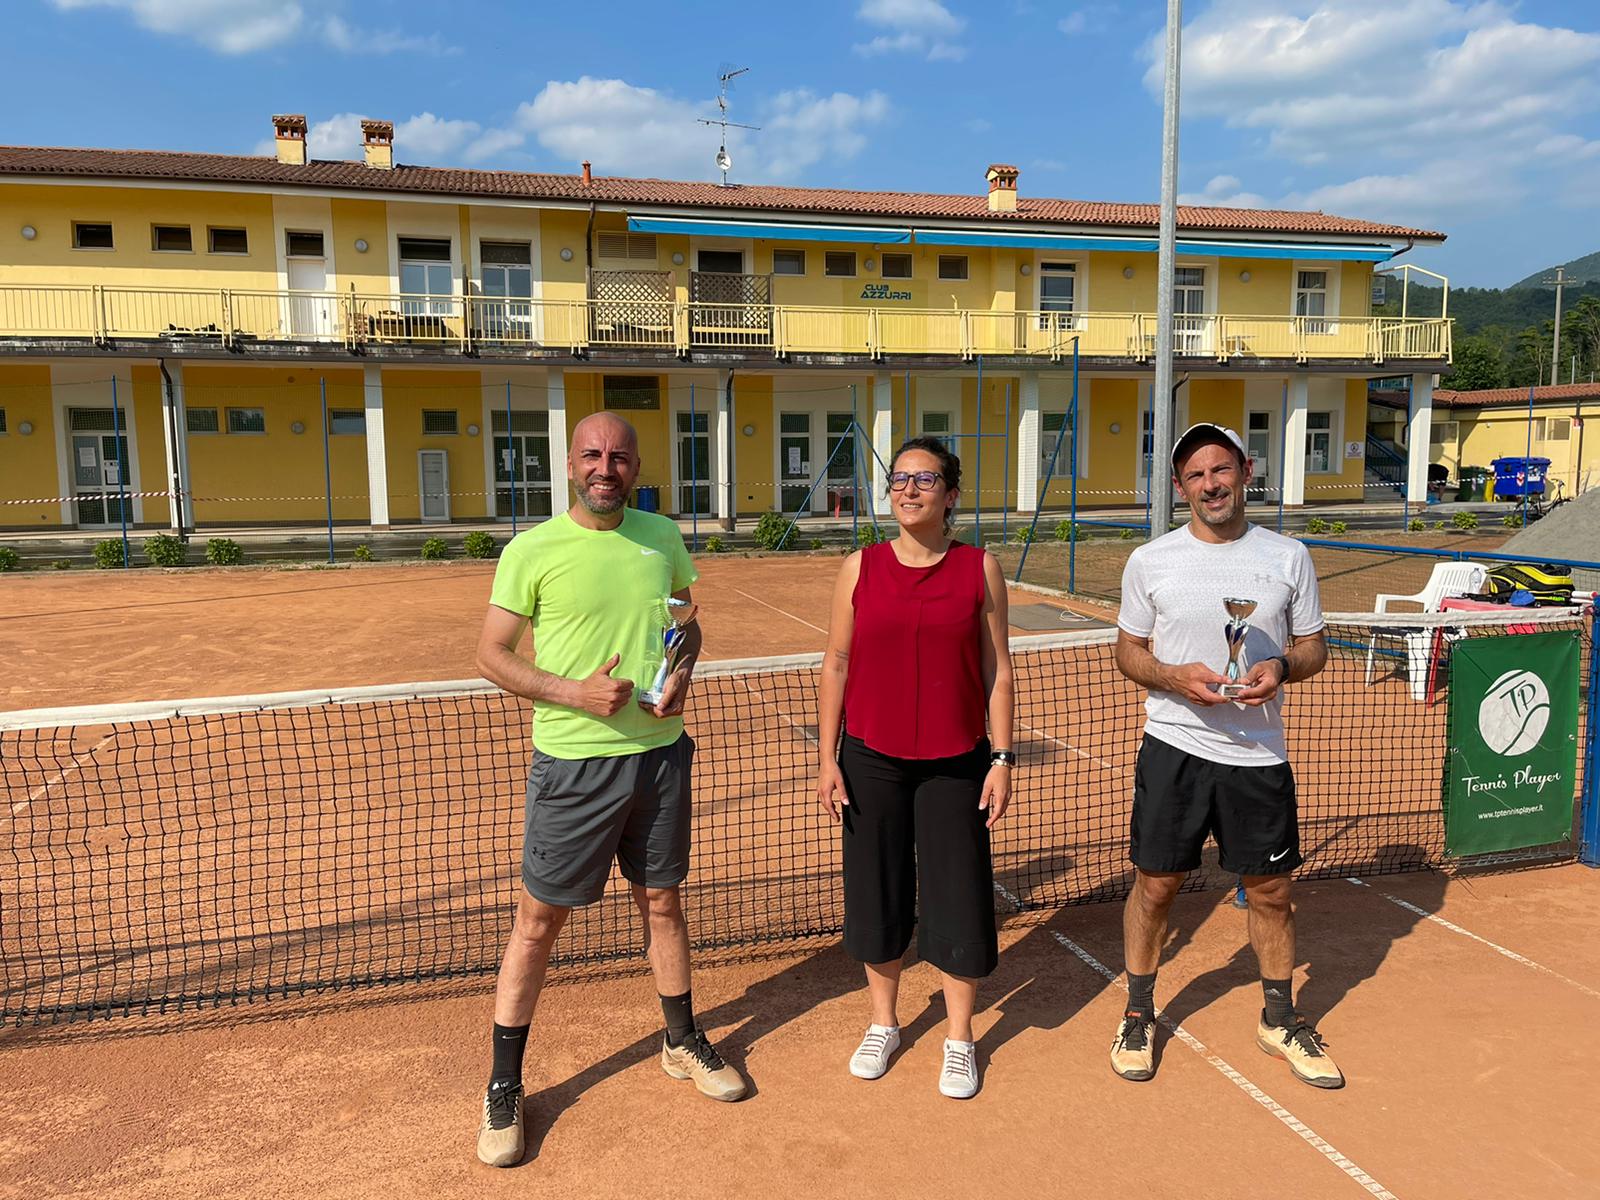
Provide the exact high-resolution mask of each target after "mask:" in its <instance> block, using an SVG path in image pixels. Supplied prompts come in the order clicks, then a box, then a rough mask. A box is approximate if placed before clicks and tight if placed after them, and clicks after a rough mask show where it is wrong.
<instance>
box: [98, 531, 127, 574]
mask: <svg viewBox="0 0 1600 1200" xmlns="http://www.w3.org/2000/svg"><path fill="white" fill-rule="evenodd" d="M94 565H95V566H97V567H99V568H101V569H102V570H106V571H110V570H112V569H114V568H116V567H120V566H122V540H121V539H120V538H102V539H101V540H100V541H98V542H96V543H95V544H94Z"/></svg>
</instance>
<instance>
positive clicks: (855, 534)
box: [824, 383, 861, 546]
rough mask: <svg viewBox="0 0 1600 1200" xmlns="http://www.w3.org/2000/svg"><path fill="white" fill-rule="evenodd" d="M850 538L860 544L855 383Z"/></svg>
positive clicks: (852, 394) (853, 393) (852, 395)
mask: <svg viewBox="0 0 1600 1200" xmlns="http://www.w3.org/2000/svg"><path fill="white" fill-rule="evenodd" d="M824 436H826V435H824ZM850 540H851V541H853V542H854V543H855V544H856V545H858V546H859V545H861V447H860V446H859V445H858V444H857V442H856V385H855V384H853V383H852V384H851V385H850Z"/></svg>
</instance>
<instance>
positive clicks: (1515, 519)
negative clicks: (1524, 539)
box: [1500, 512, 1522, 529]
mask: <svg viewBox="0 0 1600 1200" xmlns="http://www.w3.org/2000/svg"><path fill="white" fill-rule="evenodd" d="M1500 524H1502V525H1504V526H1505V527H1506V528H1507V529H1521V528H1522V514H1521V513H1516V512H1514V513H1507V514H1506V515H1505V516H1503V517H1501V518H1500Z"/></svg>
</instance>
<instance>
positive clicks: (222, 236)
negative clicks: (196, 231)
mask: <svg viewBox="0 0 1600 1200" xmlns="http://www.w3.org/2000/svg"><path fill="white" fill-rule="evenodd" d="M208 233H209V235H210V238H211V253H213V254H249V253H250V237H249V235H248V234H247V233H245V231H244V230H242V229H216V228H213V229H211V230H209V231H208Z"/></svg>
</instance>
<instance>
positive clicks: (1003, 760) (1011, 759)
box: [989, 750, 1017, 767]
mask: <svg viewBox="0 0 1600 1200" xmlns="http://www.w3.org/2000/svg"><path fill="white" fill-rule="evenodd" d="M989 765H990V766H991V767H1014V766H1016V765H1017V752H1016V751H1015V750H991V751H990V752H989Z"/></svg>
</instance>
